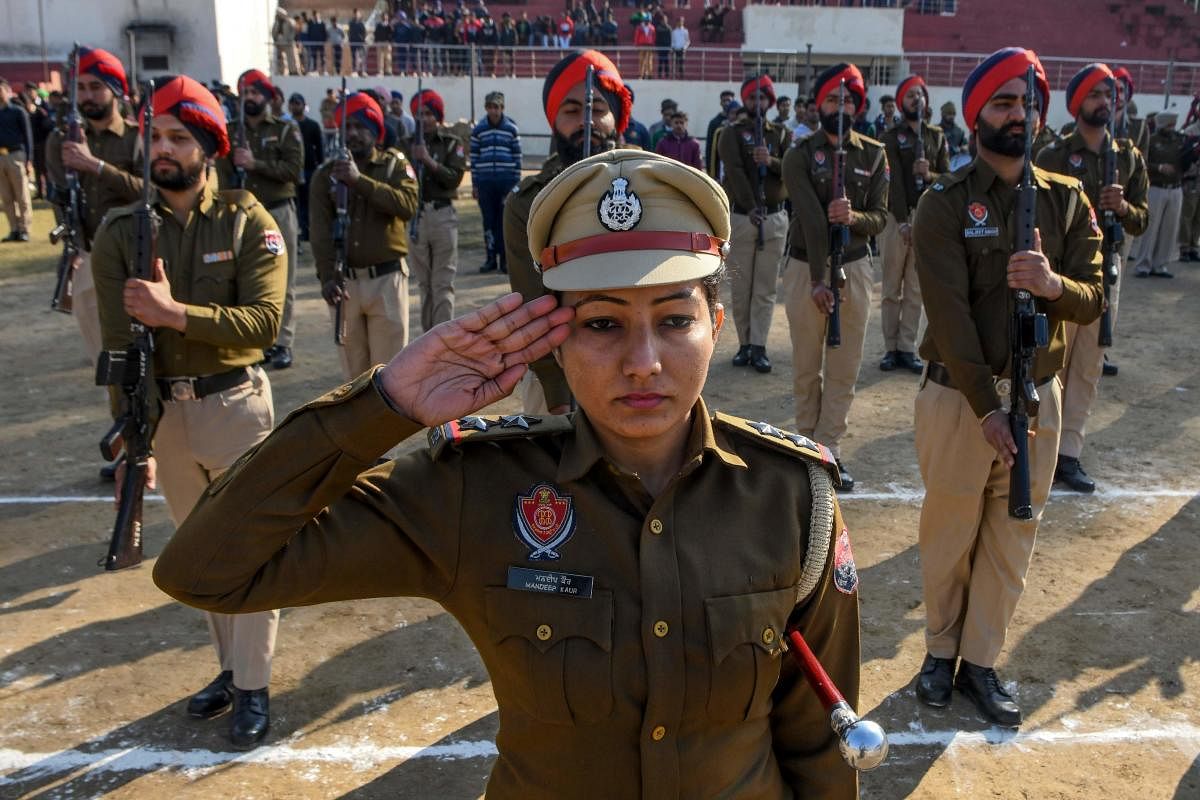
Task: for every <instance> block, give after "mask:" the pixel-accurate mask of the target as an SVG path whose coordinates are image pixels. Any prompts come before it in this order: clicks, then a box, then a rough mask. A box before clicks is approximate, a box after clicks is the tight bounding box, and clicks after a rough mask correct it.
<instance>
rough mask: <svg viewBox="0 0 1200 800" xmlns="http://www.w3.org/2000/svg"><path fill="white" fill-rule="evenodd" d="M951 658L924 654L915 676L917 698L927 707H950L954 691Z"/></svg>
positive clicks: (952, 660) (952, 661) (952, 662)
mask: <svg viewBox="0 0 1200 800" xmlns="http://www.w3.org/2000/svg"><path fill="white" fill-rule="evenodd" d="M954 661H955V659H953V658H938V657H937V656H933V655H930V654H929V653H926V654H925V661H924V662H922V664H921V672H920V673H919V674H918V675H917V697H918V698H920V700H921V702H922V703H924V704H925V705H927V706H933V707H934V708H945V707H946V706H948V705H950V695H951V694H952V693H953V690H954Z"/></svg>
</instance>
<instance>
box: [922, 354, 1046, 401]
mask: <svg viewBox="0 0 1200 800" xmlns="http://www.w3.org/2000/svg"><path fill="white" fill-rule="evenodd" d="M925 377H926V378H928V379H929V380H931V381H933V382H934V383H936V384H938V385H940V386H945V387H946V388H947V389H957V388H958V387H957V386H955V385H954V381H953V380H951V378H950V370H948V369H946V365H945V364H943V363H942V362H940V361H930V362H929V368H928V370H926V372H925ZM1053 377H1054V376H1053V375H1051V376H1050V377H1049V378H1042V379H1041V380H1040V381H1037V382H1036V383H1035V384H1034V386H1045V385H1046V384H1047V383H1049V382H1050V380H1051V379H1052V378H1053ZM992 380H993V381H995V382H996V386H997V387H998V388H997V391H998V392H999V394H1001V395H1004V394H1008V392H1007V391H1000V389H999V387H1000V384H1001V383H1002V382H1003V383H1005V384H1007V383H1008V378H992Z"/></svg>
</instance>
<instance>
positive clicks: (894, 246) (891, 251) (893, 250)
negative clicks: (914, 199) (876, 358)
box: [879, 214, 922, 353]
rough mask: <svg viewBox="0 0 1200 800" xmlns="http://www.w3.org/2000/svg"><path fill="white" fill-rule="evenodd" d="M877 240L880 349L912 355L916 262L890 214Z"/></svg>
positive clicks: (917, 310) (917, 319) (917, 304)
mask: <svg viewBox="0 0 1200 800" xmlns="http://www.w3.org/2000/svg"><path fill="white" fill-rule="evenodd" d="M879 240H880V241H879V246H880V248H881V250H882V252H883V298H882V300H881V301H880V303H879V310H880V317H882V318H883V345H884V347H883V349H884V350H885V351H886V352H889V353H890V352H892V351H893V350H899V351H900V352H902V353H915V352H916V351H917V329H918V328H919V327H920V326H921V310H922V306H921V284H920V283H918V282H917V259H916V256H915V253H914V251H913V248H912V245H911V244H907V245H906V244H905V243H904V240H903V239H902V238H901V237H900V223H898V222H896V219H895V217H893V216H892V215H891V214H888V221H887V227H885V228H884V229H883V233H882V234H881V235H880V237H879Z"/></svg>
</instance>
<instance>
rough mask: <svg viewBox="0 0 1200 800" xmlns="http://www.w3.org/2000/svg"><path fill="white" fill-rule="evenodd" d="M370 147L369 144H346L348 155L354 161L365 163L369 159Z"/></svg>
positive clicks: (354, 142)
mask: <svg viewBox="0 0 1200 800" xmlns="http://www.w3.org/2000/svg"><path fill="white" fill-rule="evenodd" d="M372 147H373V145H372V144H371V143H370V142H365V143H364V142H357V141H348V142H346V149H347V150H349V151H350V155H351V156H353V157H354V160H355V161H365V160H366V159H368V158H370V156H371V149H372Z"/></svg>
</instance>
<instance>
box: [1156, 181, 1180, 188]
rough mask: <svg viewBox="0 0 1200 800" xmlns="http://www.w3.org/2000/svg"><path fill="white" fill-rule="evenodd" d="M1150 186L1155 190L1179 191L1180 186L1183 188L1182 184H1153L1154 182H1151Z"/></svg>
mask: <svg viewBox="0 0 1200 800" xmlns="http://www.w3.org/2000/svg"><path fill="white" fill-rule="evenodd" d="M1150 185H1151V186H1153V187H1154V188H1155V189H1178V188H1179V187H1180V186H1183V184H1182V183H1153V182H1151V184H1150Z"/></svg>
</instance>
